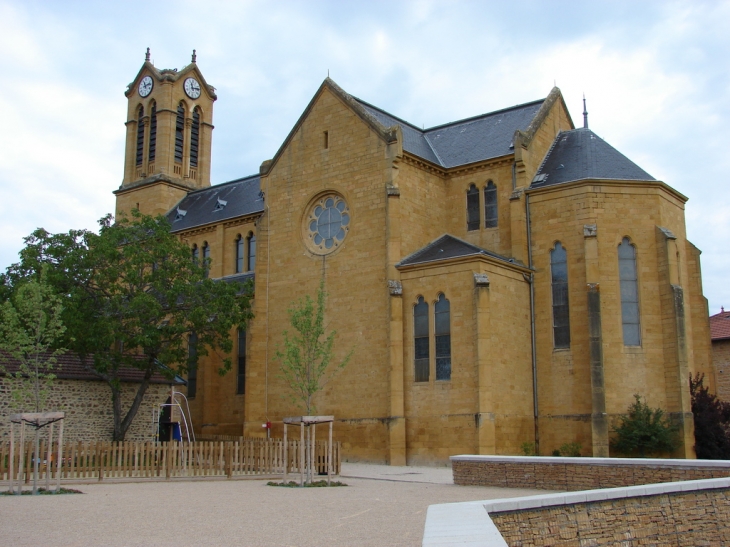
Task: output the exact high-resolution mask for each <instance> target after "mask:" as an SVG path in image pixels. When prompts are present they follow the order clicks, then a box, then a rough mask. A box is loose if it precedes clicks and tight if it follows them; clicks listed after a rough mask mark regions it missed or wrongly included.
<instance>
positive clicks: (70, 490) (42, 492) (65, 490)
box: [0, 488, 83, 496]
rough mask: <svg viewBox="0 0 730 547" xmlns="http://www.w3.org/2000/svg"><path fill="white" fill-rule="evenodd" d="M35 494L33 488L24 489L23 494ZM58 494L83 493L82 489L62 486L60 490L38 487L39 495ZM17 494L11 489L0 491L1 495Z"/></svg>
mask: <svg viewBox="0 0 730 547" xmlns="http://www.w3.org/2000/svg"><path fill="white" fill-rule="evenodd" d="M32 494H33V491H32V490H23V492H22V494H21V495H23V496H31V495H32ZM56 494H83V492H82V491H81V490H74V489H73V488H61V489H59V490H46V489H45V488H39V489H38V495H39V496H55V495H56ZM15 495H17V492H10V491H9V490H7V491H5V492H0V496H15Z"/></svg>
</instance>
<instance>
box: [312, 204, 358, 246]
mask: <svg viewBox="0 0 730 547" xmlns="http://www.w3.org/2000/svg"><path fill="white" fill-rule="evenodd" d="M307 223H308V224H307V232H308V238H309V242H310V246H311V247H313V250H314V251H315V252H317V253H319V254H326V253H329V252H332V251H334V250H335V249H336V248H337V247H338V246H339V245H340V244H341V243H342V241H343V240H344V239H345V236H346V235H347V232H348V231H349V225H350V210H349V208H348V207H347V204H346V203H345V201H344V200H343V199H342V198H341V197H339V196H334V195H329V196H324V197H323V198H321V199H319V200H317V201H316V202H315V204H314V205H313V206H312V208H311V210H310V212H309V216H308V217H307Z"/></svg>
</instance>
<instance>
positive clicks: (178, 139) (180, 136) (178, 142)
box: [175, 103, 185, 163]
mask: <svg viewBox="0 0 730 547" xmlns="http://www.w3.org/2000/svg"><path fill="white" fill-rule="evenodd" d="M184 131H185V107H184V106H183V104H182V103H180V104H179V105H178V106H177V118H176V120H175V161H176V162H177V163H182V160H183V141H184Z"/></svg>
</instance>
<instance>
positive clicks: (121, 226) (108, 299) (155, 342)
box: [3, 210, 251, 441]
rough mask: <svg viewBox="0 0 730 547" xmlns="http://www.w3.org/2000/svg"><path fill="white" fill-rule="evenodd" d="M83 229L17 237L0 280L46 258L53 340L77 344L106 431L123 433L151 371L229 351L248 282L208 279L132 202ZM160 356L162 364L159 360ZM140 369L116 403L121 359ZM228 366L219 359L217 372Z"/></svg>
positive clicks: (247, 312) (21, 276) (245, 312)
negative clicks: (58, 322) (59, 300)
mask: <svg viewBox="0 0 730 547" xmlns="http://www.w3.org/2000/svg"><path fill="white" fill-rule="evenodd" d="M99 225H100V230H99V233H98V234H96V233H94V232H91V231H88V230H71V231H69V232H68V233H61V234H49V233H48V232H46V231H45V230H43V229H38V230H36V231H35V232H34V233H33V234H31V235H30V236H29V237H27V238H26V240H25V243H26V246H25V248H24V249H23V250H22V251H21V253H20V258H21V260H20V262H19V263H18V264H14V265H13V266H11V267H10V268H9V269H8V272H7V273H6V275H5V278H4V280H3V281H4V283H3V284H4V286H5V288H6V290H7V288H8V287H11V288H12V287H13V286H15V285H16V284H18V283H20V282H22V281H23V280H26V279H29V278H34V277H36V276H37V275H38V274H39V272H40V271H41V269H42V268H43V267H44V266H45V267H46V268H47V269H48V281H49V283H50V284H51V285H52V286H53V287H54V288H55V290H56V292H57V293H58V294H61V295H63V314H62V319H63V322H64V325H65V326H66V336H65V337H64V340H63V342H62V344H61V345H63V346H65V347H67V348H68V349H69V351H72V352H74V353H76V354H77V355H78V356H79V358H80V359H81V360H82V363H85V364H86V367H87V369H88V370H90V371H91V372H93V373H94V374H95V375H96V376H98V377H99V378H101V379H103V380H104V381H106V382H107V384H108V385H109V388H110V390H111V395H112V408H113V414H114V433H113V438H114V440H118V441H120V440H124V437H125V435H126V432H127V430H128V428H129V426H130V425H131V423H132V420H133V419H134V417H135V416H136V414H137V411H138V409H139V407H140V405H141V403H142V400H143V398H144V395H145V393H146V391H147V388H148V386H149V382H150V379H151V378H152V376H153V374H155V373H162V374H165V375H167V376H168V377H172V376H173V375H174V374H175V373H185V372H187V370H188V367H190V366H195V365H196V363H197V359H198V357H200V356H203V355H208V353H209V352H211V351H212V352H216V353H222V354H225V355H229V354H230V351H231V349H232V347H233V342H232V339H231V330H232V329H233V328H234V327H236V326H238V327H243V326H244V325H245V323H246V322H247V321H248V319H249V318H250V317H251V307H250V301H249V294H250V286H249V287H245V288H242V287H241V285H238V284H230V283H225V282H216V281H213V280H211V279H208V278H207V277H206V275H205V265H201V264H197V263H194V262H193V260H192V258H191V253H190V249H189V248H188V246H187V245H186V244H185V243H183V242H181V241H180V240H179V239H178V238H177V236H175V235H174V234H172V233H171V232H170V224H169V222H168V221H167V220H166V219H165V218H164V217H162V216H157V217H152V216H147V215H142V214H140V213H139V212H138V211H136V210H135V211H133V213H132V218H131V219H128V218H121V219H117V221H116V222H112V217H111V216H106V217H104V218H102V219H101V220H100V221H99ZM191 332H195V334H196V335H197V352H196V353H195V355H194V358H193V359H192V360H189V359H188V347H187V343H188V336H189V335H190V333H191ZM161 363H164V365H165V367H161ZM125 366H126V367H135V368H138V369H140V370H141V371H142V373H143V374H142V380H141V381H140V383H139V385H138V388H137V391H136V393H135V396H134V399H133V401H132V403H131V405H130V406H129V408H128V409H126V410H125V409H123V408H122V400H121V392H122V384H121V381H120V374H119V373H120V369H121V368H122V367H125ZM230 368H231V359H230V357H225V358H223V359H222V366H221V367H220V369H219V371H218V372H219V373H220V374H225V373H226V372H227V371H228V370H230Z"/></svg>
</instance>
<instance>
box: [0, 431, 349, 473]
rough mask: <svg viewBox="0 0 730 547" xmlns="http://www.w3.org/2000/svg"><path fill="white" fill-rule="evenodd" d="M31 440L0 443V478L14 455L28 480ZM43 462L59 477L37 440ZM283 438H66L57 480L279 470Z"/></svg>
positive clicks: (323, 464)
mask: <svg viewBox="0 0 730 547" xmlns="http://www.w3.org/2000/svg"><path fill="white" fill-rule="evenodd" d="M53 444H54V446H53V447H52V450H51V452H52V454H54V457H55V455H56V454H58V445H57V443H55V442H54V443H53ZM340 448H341V447H340V443H339V442H334V443H332V452H333V457H332V467H333V474H339V472H340ZM299 450H300V443H299V441H298V440H296V441H288V447H287V459H288V460H289V462H288V465H289V469H288V472H289V473H294V474H296V473H299V472H300V470H299ZM33 452H34V443H32V442H27V443H25V446H24V447H22V449H21V447H20V445H19V443H16V446H15V450H14V454H10V443H2V444H0V481H9V479H10V477H9V473H10V459H11V458H13V466H12V467H13V470H14V475H15V480H16V482H17V480H18V473H20V478H21V480H23V481H24V482H26V483H28V482H29V481H30V480H31V479H32V476H33V457H34V454H33ZM315 452H316V461H317V469H318V472H319V473H321V474H327V443H326V441H318V442H317V443H316V445H315ZM39 453H40V454H41V458H42V460H41V463H40V465H39V480H44V481H45V480H46V473H48V472H50V476H49V477H48V478H49V479H51V480H55V479H56V478H57V473H58V466H57V462H56V461H53V458H51V462H50V466H49V465H47V463H48V462H46V459H45V458H46V454H47V447H46V445H45V442H44V441H41V443H40V451H39ZM283 455H284V442H283V440H282V439H246V438H242V437H239V438H238V440H236V441H233V440H231V441H226V440H220V441H196V442H190V443H188V442H170V443H155V442H134V441H122V442H112V441H97V442H64V443H63V452H62V462H61V468H60V473H61V479H63V480H64V481H66V482H73V481H75V480H81V481H85V480H89V479H97V480H99V481H102V480H104V479H107V478H114V479H124V478H133V479H144V478H166V479H170V478H173V477H202V476H209V477H227V478H229V479H230V478H234V477H241V476H253V475H278V474H282V473H283V472H284V461H283Z"/></svg>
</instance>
